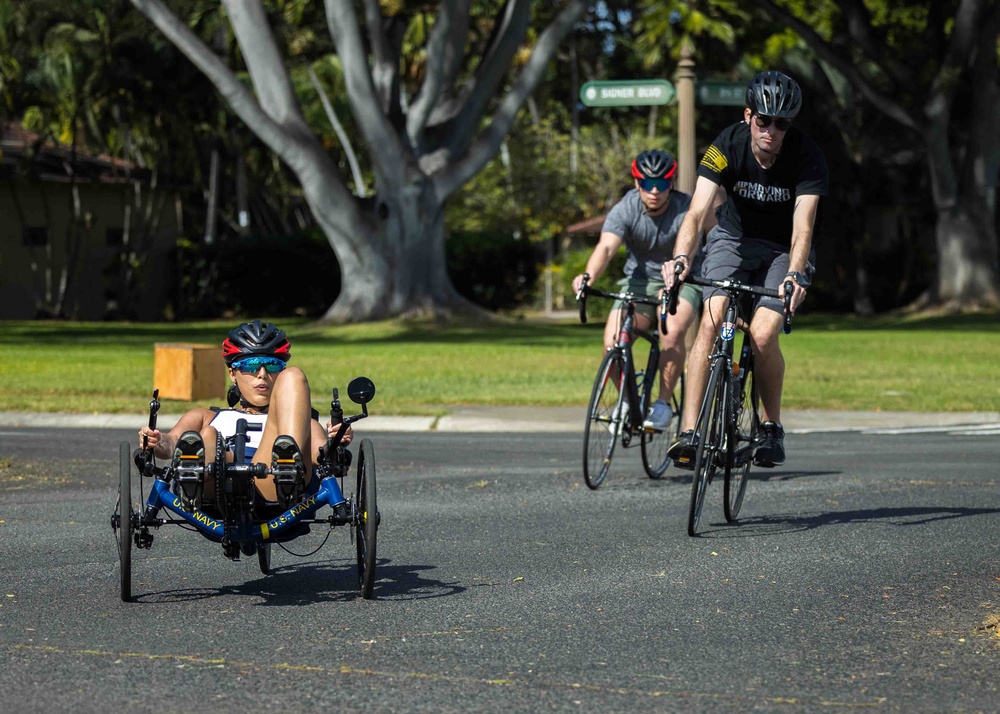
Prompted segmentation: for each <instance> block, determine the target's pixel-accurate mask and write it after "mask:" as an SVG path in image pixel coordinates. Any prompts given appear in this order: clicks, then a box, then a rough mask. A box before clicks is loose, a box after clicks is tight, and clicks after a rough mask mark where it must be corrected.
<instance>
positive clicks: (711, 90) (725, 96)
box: [697, 80, 747, 107]
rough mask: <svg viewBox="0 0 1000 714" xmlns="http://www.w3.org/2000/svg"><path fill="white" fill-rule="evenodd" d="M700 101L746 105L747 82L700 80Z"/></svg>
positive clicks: (701, 102) (714, 103) (738, 105)
mask: <svg viewBox="0 0 1000 714" xmlns="http://www.w3.org/2000/svg"><path fill="white" fill-rule="evenodd" d="M697 91H698V103H699V104H708V105H714V106H724V107H744V106H746V101H747V98H746V92H747V83H746V82H717V81H712V80H708V81H705V82H698V90H697Z"/></svg>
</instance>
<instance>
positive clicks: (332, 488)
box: [111, 377, 380, 602]
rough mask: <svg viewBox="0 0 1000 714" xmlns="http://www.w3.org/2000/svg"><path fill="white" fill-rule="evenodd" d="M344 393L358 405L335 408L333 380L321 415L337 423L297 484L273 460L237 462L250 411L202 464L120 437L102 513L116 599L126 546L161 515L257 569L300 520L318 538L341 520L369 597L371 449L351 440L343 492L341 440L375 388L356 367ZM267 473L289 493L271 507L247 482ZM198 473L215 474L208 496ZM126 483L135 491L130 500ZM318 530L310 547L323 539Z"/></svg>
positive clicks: (127, 560) (143, 546)
mask: <svg viewBox="0 0 1000 714" xmlns="http://www.w3.org/2000/svg"><path fill="white" fill-rule="evenodd" d="M158 393H159V391H158V390H154V391H153V400H152V401H151V402H150V403H149V427H150V428H151V429H155V428H156V416H157V412H158V411H159V408H160V403H159V400H158V398H157V397H158ZM347 393H348V396H349V397H350V398H351V400H352V401H353V402H355V403H356V404H359V405H360V406H361V412H362V413H361V414H355V415H353V416H344V412H343V409H342V407H341V404H340V399H339V395H338V392H337V390H336V389H334V390H333V401H332V402H331V404H330V420H331V422H332V423H334V424H337V423H339V424H340V425H341V426H340V429H338V430H337V433H336V434H335V435H334V436H333V437H331V438H329V439H328V440H327V443H326V445H325V446H324V447H323V448H322V449H321V450H320V458H319V460H318V463H317V464H316V466H315V468H314V471H313V478H314V479H317V478H318V488H307V489H305V490H304V491H302V489H299V488H296V487H294V484H291V483H289V482H290V481H291V480H292V479H291V477H290V476H289V474H288V473H287V470H286V469H284V468H283V467H281V466H280V465H279V467H278V468H276V469H273V470H272V469H271V468H269V467H268V466H267V464H250V463H245V460H246V459H245V456H246V444H247V441H248V436H247V434H248V433H250V432H252V431H259V430H261V428H262V425H261V424H260V423H259V422H257V423H255V422H254V421H253V415H251V414H248V415H247V418H246V419H239V420H238V421H237V427H236V434H235V435H234V436H232V437H229V438H228V439H226V440H225V443H224V440H223V439H218V440H217V442H218V443H217V446H216V453H215V457H214V459H211V460H209V459H208V458H206V459H205V463H204V464H199V465H197V466H194V467H190V466H187V465H185V466H184V467H183V468H180V467H178V468H174V467H173V465H169V464H168V465H166V466H157V465H156V462H155V459H154V458H153V450H152V449H149V448H140V449H136V450H135V451H134V452H133V450H132V445H131V444H130V443H129V442H127V441H123V442H121V443H120V444H119V448H118V457H119V485H118V501H117V503H116V504H115V509H114V512H113V513H112V515H111V529H112V531H113V533H114V535H115V540H116V541H117V544H118V557H119V564H120V572H121V599H122V601H124V602H129V601H131V599H132V549H133V548H136V549H137V550H149V549H150V548H152V545H153V531H155V530H157V529H159V528H160V527H162V526H166V525H177V526H181V527H186V528H187V529H189V530H196V531H197V532H199V533H201V534H202V535H203V536H204V537H206V538H208V539H209V540H212V541H215V542H218V543H221V544H222V552H223V554H224V555H225V556H226V557H227V558H229V559H231V560H239V559H240V555H241V554H242V555H246V556H248V557H249V556H253V555H256V556H257V560H258V563H259V565H260V571H261V572H262V573H263V574H264V575H268V574H270V572H271V545H272V544H273V543H279V544H281V543H284V542H287V541H291V540H294V539H295V538H297V537H299V536H301V535H304V534H305V533H307V532H309V524H325V525H327V526H328V527H329V531H328V532H327V534H326V538H329V535H330V532H332V530H333V529H334V528H336V527H339V526H347V527H348V528H349V529H350V530H351V535H352V540H353V541H354V542H355V544H356V546H357V564H358V584H359V588H360V592H361V597H363V598H365V599H370V598H372V594H373V590H374V588H375V564H376V561H375V553H376V540H377V534H378V527H379V521H380V515H379V511H378V502H377V499H376V490H375V489H376V485H375V451H374V447H373V446H372V443H371V440H370V439H362V440H361V445H360V448H359V450H358V461H357V469H356V474H357V479H356V481H355V489H354V492H353V493H352V494H351V496H350V497H349V498H345V497H344V490H343V483H344V478H345V477H346V476H347V475H348V473H349V471H350V467H351V463H352V460H353V459H352V454H351V452H350V451H348V450H347V447H345V446H344V445H343V444H342V443H341V441H342V439H343V435H344V431H345V430H346V428H347V426H348V425H349V424H352V423H354V422H356V421H358V420H359V419H364V418H365V417H367V416H368V402H370V401H371V400H372V399H373V398H374V396H375V384H374V383H373V382H372V381H371V380H370V379H368V378H367V377H357V378H356V379H354V380H352V381H351V383H350V384H349V385H348V386H347ZM227 444H228V445H229V446H231V447H232V450H233V454H234V458H233V461H232V462H227V461H226V458H225V454H226V446H227ZM207 456H208V455H206V457H207ZM269 474H274V476H275V485H276V488H277V490H278V493H279V494H281V493H282V492H283V491H284V493H285V494H286V495H287V494H291V499H292V502H291V503H288V502H287V501H286V503H285V504H283V505H282V506H281V507H278V508H275V506H274V505H273V504H265V503H264V502H263V498H262V497H261V495H260V493H259V492H258V491H257V489H256V488H254V480H255V479H259V478H263V477H265V476H267V475H269ZM206 476H209V477H211V478H213V479H214V481H215V494H214V496H212V497H209V496H207V495H206V494H205V489H204V481H205V477H206ZM142 480H148V481H149V482H150V486H149V491H148V494H147V497H146V499H145V502H142V501H141V491H142V487H141V481H142ZM133 486H136V488H135V489H133ZM310 486H311V484H310ZM133 493H135V494H136V495H138V497H139V499H140V500H138V501H137V500H135V499H134V498H133ZM324 506H328V507H329V509H330V512H329V513H328V514H327V515H326V517H325V518H320V517H317V515H316V514H317V511H318V510H319V509H320V508H322V507H324ZM326 538H324V540H323V542H322V543H320V545H319V546H318V547H317V548H316V550H318V549H319V547H322V546H323V545H324V544H325V543H326ZM289 552H291V551H289ZM313 552H315V550H314V551H313ZM293 555H295V554H294V553H293ZM307 555H311V553H309V554H307Z"/></svg>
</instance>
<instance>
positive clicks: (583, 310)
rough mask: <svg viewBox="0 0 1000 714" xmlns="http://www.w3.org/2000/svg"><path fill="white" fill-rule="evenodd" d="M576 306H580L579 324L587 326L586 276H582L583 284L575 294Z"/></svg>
mask: <svg viewBox="0 0 1000 714" xmlns="http://www.w3.org/2000/svg"><path fill="white" fill-rule="evenodd" d="M576 304H577V305H579V306H580V322H581V323H582V324H584V325H586V324H587V276H586V274H584V277H583V284H582V285H581V286H580V290H579V292H577V294H576Z"/></svg>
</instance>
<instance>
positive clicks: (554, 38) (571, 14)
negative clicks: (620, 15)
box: [425, 0, 587, 200]
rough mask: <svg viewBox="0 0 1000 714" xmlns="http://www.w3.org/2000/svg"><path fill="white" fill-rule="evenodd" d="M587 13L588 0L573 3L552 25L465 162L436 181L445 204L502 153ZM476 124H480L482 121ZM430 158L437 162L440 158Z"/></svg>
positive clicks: (443, 172) (448, 168)
mask: <svg viewBox="0 0 1000 714" xmlns="http://www.w3.org/2000/svg"><path fill="white" fill-rule="evenodd" d="M586 10H587V0H571V1H570V2H569V3H568V4H567V5H566V7H564V8H563V9H562V11H561V12H560V13H559V15H558V16H557V17H556V19H555V20H553V21H552V24H550V25H549V26H548V27H547V28H545V31H544V32H543V33H542V34H541V36H540V37H539V38H538V43H537V44H536V45H535V48H534V50H533V51H532V53H531V57H530V58H529V59H528V62H527V64H526V65H525V66H524V69H523V70H522V72H521V75H520V76H519V77H518V78H517V80H516V81H515V82H514V84H513V86H512V87H511V88H510V91H508V92H507V94H506V95H505V96H504V97H503V99H502V100H501V102H500V105H499V106H498V107H497V110H496V111H495V112H494V113H493V117H492V120H491V121H490V126H489V128H488V129H486V131H485V132H483V134H482V135H481V136H480V137H479V138H478V139H477V140H476V142H475V143H474V144H473V145H472V147H471V148H470V149H469V150H468V152H465V153H464V156H463V157H462V158H461V160H456V161H452V162H451V164H450V165H447V166H446V167H445V168H444V169H443V170H441V172H440V173H439V174H438V175H437V176H435V177H434V185H435V189H436V190H437V192H438V195H439V196H440V197H441V198H442V200H443V199H444V197H445V196H448V195H450V194H451V193H452V192H454V191H455V190H456V189H458V188H459V187H460V186H462V185H463V184H464V183H465V182H466V181H468V180H469V179H470V178H472V177H473V176H475V175H476V174H477V173H479V171H480V170H482V168H483V167H484V166H485V165H486V164H487V163H488V162H489V161H490V160H491V159H492V158H493V157H494V156H496V154H497V152H498V151H499V149H500V143H501V142H502V141H503V139H504V137H505V136H506V135H507V133H508V132H509V131H510V128H511V125H512V124H513V122H514V118H515V117H516V116H517V113H518V112H519V111H520V109H521V107H522V106H523V105H524V102H525V101H526V100H527V98H528V96H529V95H530V94H531V93H532V92H533V91H534V89H535V87H536V86H537V85H538V83H539V81H541V78H542V74H543V73H544V71H545V67H546V66H547V65H548V63H549V62H550V61H551V60H552V57H553V56H554V55H555V53H556V50H557V49H558V48H559V45H560V43H561V42H562V41H563V38H564V37H565V36H566V35H567V34H568V33H569V32H570V30H572V29H573V26H574V25H575V24H576V22H577V20H579V19H580V17H581V16H582V15H583V13H584V12H585V11H586ZM473 124H478V118H477V119H476V121H474V122H473ZM428 158H429V159H430V160H431V161H434V160H435V159H439V158H440V156H438V157H428ZM425 168H426V167H425Z"/></svg>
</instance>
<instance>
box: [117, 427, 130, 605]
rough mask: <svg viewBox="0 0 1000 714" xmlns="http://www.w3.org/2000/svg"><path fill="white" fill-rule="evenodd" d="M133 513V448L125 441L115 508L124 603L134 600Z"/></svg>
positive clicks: (119, 456)
mask: <svg viewBox="0 0 1000 714" xmlns="http://www.w3.org/2000/svg"><path fill="white" fill-rule="evenodd" d="M132 513H133V505H132V447H131V445H130V444H129V443H128V442H127V441H123V442H121V443H120V444H119V445H118V505H117V506H116V508H115V515H116V516H117V517H118V518H117V524H118V525H117V528H115V540H116V541H117V542H118V566H119V575H120V589H121V598H122V602H131V600H132Z"/></svg>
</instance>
